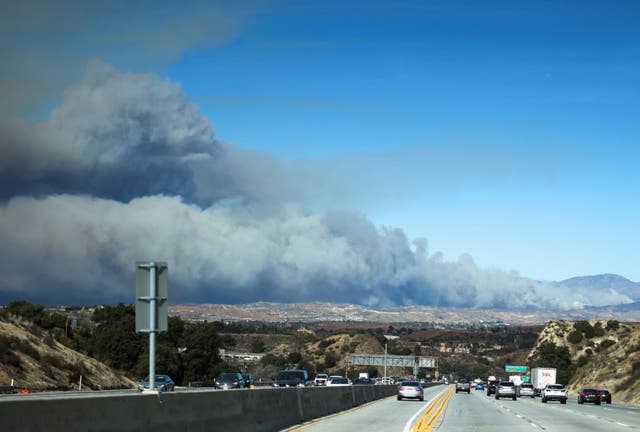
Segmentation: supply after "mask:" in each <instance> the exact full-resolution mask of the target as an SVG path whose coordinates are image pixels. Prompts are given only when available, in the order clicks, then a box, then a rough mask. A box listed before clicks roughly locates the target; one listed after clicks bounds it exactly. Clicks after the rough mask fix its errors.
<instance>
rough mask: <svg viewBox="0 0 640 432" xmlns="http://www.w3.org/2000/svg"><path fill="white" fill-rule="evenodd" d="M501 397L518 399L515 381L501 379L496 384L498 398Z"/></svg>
mask: <svg viewBox="0 0 640 432" xmlns="http://www.w3.org/2000/svg"><path fill="white" fill-rule="evenodd" d="M501 397H510V398H511V399H513V400H516V398H517V396H516V386H515V384H514V383H513V381H500V382H499V383H498V384H496V399H500V398H501Z"/></svg>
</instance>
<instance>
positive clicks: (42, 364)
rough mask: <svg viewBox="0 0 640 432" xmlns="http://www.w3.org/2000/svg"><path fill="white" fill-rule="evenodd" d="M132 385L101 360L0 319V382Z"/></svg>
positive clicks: (39, 387) (59, 386)
mask: <svg viewBox="0 0 640 432" xmlns="http://www.w3.org/2000/svg"><path fill="white" fill-rule="evenodd" d="M81 376H82V385H83V386H82V390H102V389H115V388H134V387H135V386H136V383H135V382H133V381H132V380H130V379H129V378H127V377H125V376H124V375H123V374H121V373H118V372H116V371H113V370H112V369H111V368H109V367H108V366H106V365H104V364H103V363H101V362H99V361H97V360H95V359H93V358H91V357H87V356H85V355H83V354H80V353H78V352H76V351H74V350H72V349H70V348H67V347H66V346H64V345H62V344H60V343H58V342H57V341H55V340H54V339H53V338H52V337H51V336H50V335H49V333H48V332H44V331H42V330H40V329H38V328H36V327H32V326H31V325H30V324H28V323H20V322H18V321H14V322H5V321H0V384H5V385H6V384H11V380H13V381H14V386H15V387H16V388H26V389H29V390H31V391H43V390H70V389H76V390H77V389H78V388H79V382H80V377H81Z"/></svg>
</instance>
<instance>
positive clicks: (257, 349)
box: [251, 337, 266, 353]
mask: <svg viewBox="0 0 640 432" xmlns="http://www.w3.org/2000/svg"><path fill="white" fill-rule="evenodd" d="M265 349H266V346H265V344H264V341H263V340H262V338H260V337H257V338H254V339H253V341H252V342H251V352H254V353H262V352H264V351H265Z"/></svg>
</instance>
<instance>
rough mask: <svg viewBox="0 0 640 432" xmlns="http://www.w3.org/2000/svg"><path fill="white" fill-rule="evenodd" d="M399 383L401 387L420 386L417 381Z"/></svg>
mask: <svg viewBox="0 0 640 432" xmlns="http://www.w3.org/2000/svg"><path fill="white" fill-rule="evenodd" d="M400 385H401V386H402V387H420V383H419V382H418V381H402V382H401V383H400Z"/></svg>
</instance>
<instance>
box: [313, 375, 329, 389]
mask: <svg viewBox="0 0 640 432" xmlns="http://www.w3.org/2000/svg"><path fill="white" fill-rule="evenodd" d="M328 379H329V375H327V374H317V375H316V377H315V378H314V379H313V385H315V386H324V385H327V380H328Z"/></svg>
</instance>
